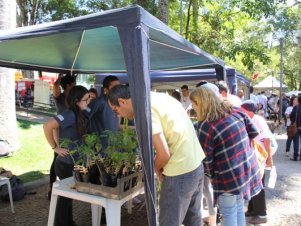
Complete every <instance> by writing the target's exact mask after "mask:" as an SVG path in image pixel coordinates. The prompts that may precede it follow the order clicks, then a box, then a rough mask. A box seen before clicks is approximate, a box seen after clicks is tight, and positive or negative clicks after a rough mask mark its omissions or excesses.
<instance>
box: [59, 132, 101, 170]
mask: <svg viewBox="0 0 301 226" xmlns="http://www.w3.org/2000/svg"><path fill="white" fill-rule="evenodd" d="M70 146H73V147H74V148H73V149H72V150H69V152H70V154H71V155H70V156H71V157H72V155H73V154H75V153H79V156H80V158H79V160H78V161H77V162H75V161H74V159H73V158H72V159H73V162H74V165H80V164H82V165H83V166H85V167H88V166H90V165H91V162H95V160H96V159H97V157H96V156H97V154H98V153H99V152H100V151H101V149H102V145H101V141H100V137H99V136H98V135H97V134H86V135H84V136H83V139H82V142H79V141H72V140H70V139H67V138H64V139H62V140H61V141H60V147H62V148H69V147H70Z"/></svg>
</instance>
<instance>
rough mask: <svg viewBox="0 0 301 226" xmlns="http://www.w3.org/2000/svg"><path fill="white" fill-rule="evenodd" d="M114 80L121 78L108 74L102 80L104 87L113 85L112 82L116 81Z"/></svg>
mask: <svg viewBox="0 0 301 226" xmlns="http://www.w3.org/2000/svg"><path fill="white" fill-rule="evenodd" d="M114 81H119V79H118V78H117V77H116V76H114V75H108V76H107V77H105V78H104V80H103V81H102V87H103V88H107V89H108V88H109V86H110V85H111V82H114Z"/></svg>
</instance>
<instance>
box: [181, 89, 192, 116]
mask: <svg viewBox="0 0 301 226" xmlns="http://www.w3.org/2000/svg"><path fill="white" fill-rule="evenodd" d="M181 92H182V98H181V103H182V106H183V108H184V109H185V111H186V112H188V111H189V110H190V109H192V105H191V101H190V99H189V89H188V86H187V85H183V86H182V87H181Z"/></svg>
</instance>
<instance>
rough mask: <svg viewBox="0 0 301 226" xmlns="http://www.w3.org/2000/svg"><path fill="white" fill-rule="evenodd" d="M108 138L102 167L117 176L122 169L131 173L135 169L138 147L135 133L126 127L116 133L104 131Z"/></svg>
mask: <svg viewBox="0 0 301 226" xmlns="http://www.w3.org/2000/svg"><path fill="white" fill-rule="evenodd" d="M106 135H107V138H108V147H107V148H106V149H105V151H104V152H105V153H106V154H107V156H106V158H105V161H104V166H105V169H106V171H107V173H109V172H111V173H112V172H113V173H114V175H117V174H118V172H119V171H120V170H121V169H122V168H124V169H126V171H127V172H128V171H131V170H133V169H134V168H135V165H136V159H137V153H136V149H137V147H138V142H137V135H136V131H134V130H132V129H130V128H128V127H127V123H126V126H125V127H124V128H123V129H121V130H119V131H117V132H112V131H106Z"/></svg>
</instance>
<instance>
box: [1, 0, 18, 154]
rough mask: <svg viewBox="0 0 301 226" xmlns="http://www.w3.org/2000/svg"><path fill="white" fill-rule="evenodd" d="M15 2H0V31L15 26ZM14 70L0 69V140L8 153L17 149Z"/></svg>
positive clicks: (12, 0) (4, 0)
mask: <svg viewBox="0 0 301 226" xmlns="http://www.w3.org/2000/svg"><path fill="white" fill-rule="evenodd" d="M15 18H16V1H15V0H0V29H9V28H13V27H15V26H16V24H15V23H16V19H15ZM14 71H15V70H11V69H7V68H2V67H0V140H2V141H4V142H6V143H7V144H8V146H9V150H10V152H15V151H17V150H18V148H19V139H18V135H17V134H18V133H17V120H16V105H15V75H14Z"/></svg>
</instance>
